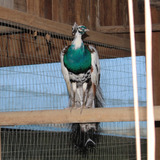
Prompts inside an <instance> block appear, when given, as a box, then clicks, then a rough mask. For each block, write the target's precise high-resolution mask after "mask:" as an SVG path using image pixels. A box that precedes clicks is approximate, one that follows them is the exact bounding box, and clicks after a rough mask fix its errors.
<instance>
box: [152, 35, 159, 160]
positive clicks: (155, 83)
mask: <svg viewBox="0 0 160 160" xmlns="http://www.w3.org/2000/svg"><path fill="white" fill-rule="evenodd" d="M158 44H160V33H154V32H153V63H152V64H153V65H152V69H153V100H154V105H158V104H160V98H159V96H160V83H159V78H160V46H159V45H158ZM155 127H156V129H155V132H156V160H159V159H160V152H159V148H160V138H159V137H160V121H156V124H155Z"/></svg>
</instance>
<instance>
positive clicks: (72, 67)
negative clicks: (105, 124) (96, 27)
mask: <svg viewBox="0 0 160 160" xmlns="http://www.w3.org/2000/svg"><path fill="white" fill-rule="evenodd" d="M87 31H89V30H88V29H87V28H86V27H85V26H83V25H79V26H78V25H77V24H76V23H74V25H73V26H72V35H73V36H74V39H73V41H72V43H71V45H70V46H66V47H65V48H64V49H63V50H62V52H61V68H62V74H63V76H64V79H65V81H66V85H67V89H68V93H69V102H70V104H69V105H70V106H71V109H73V108H80V109H81V111H82V109H83V108H85V107H86V108H95V107H102V101H103V98H102V94H101V92H100V86H99V81H100V64H99V57H98V53H97V50H96V49H95V48H94V47H93V46H91V45H85V44H84V43H83V36H84V35H85V34H86V32H87ZM98 124H99V123H80V124H72V132H73V134H72V135H73V141H74V143H75V146H76V147H77V148H79V149H81V150H82V151H85V150H86V149H88V148H89V147H91V146H95V140H94V136H93V135H94V134H96V133H97V131H98Z"/></svg>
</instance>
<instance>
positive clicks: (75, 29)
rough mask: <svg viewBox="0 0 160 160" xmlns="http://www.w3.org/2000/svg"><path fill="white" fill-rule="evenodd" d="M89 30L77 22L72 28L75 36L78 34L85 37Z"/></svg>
mask: <svg viewBox="0 0 160 160" xmlns="http://www.w3.org/2000/svg"><path fill="white" fill-rule="evenodd" d="M87 31H89V29H87V28H86V27H85V26H83V25H80V26H78V25H77V23H76V22H75V23H74V25H73V26H72V35H73V36H75V34H76V33H77V32H78V33H79V34H81V35H84V34H85V33H86V32H87Z"/></svg>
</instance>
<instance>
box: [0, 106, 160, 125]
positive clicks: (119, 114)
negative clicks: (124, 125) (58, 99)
mask: <svg viewBox="0 0 160 160" xmlns="http://www.w3.org/2000/svg"><path fill="white" fill-rule="evenodd" d="M154 113H155V120H156V121H157V120H160V106H155V107H154ZM139 114H140V121H146V108H145V107H140V110H139ZM122 121H134V107H121V108H95V109H84V110H83V111H82V113H81V110H80V109H73V110H72V111H70V109H64V110H45V111H24V112H1V113H0V126H6V125H8V126H10V125H31V124H52V123H85V122H122Z"/></svg>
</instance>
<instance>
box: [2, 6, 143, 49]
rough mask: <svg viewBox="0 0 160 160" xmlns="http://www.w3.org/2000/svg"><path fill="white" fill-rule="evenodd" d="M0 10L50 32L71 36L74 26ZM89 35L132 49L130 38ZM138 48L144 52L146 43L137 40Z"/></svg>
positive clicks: (19, 20)
mask: <svg viewBox="0 0 160 160" xmlns="http://www.w3.org/2000/svg"><path fill="white" fill-rule="evenodd" d="M0 10H1V13H2V14H0V18H1V19H4V20H9V21H13V22H16V23H20V24H24V25H28V26H32V27H35V28H39V29H43V30H46V31H50V32H55V33H59V34H64V35H67V36H71V28H72V27H71V26H70V25H67V24H62V23H58V22H53V21H50V20H47V19H43V18H40V17H37V16H33V15H30V14H26V13H23V12H19V11H15V10H10V9H6V8H3V7H0ZM44 24H45V25H44ZM88 35H89V37H87V38H86V40H89V41H96V42H99V43H104V44H108V45H113V46H118V47H122V48H128V49H130V41H129V40H128V39H125V38H121V37H115V36H112V35H106V34H102V33H99V32H95V31H90V32H88ZM136 48H137V51H138V52H144V43H141V42H136Z"/></svg>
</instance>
